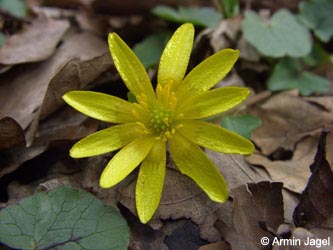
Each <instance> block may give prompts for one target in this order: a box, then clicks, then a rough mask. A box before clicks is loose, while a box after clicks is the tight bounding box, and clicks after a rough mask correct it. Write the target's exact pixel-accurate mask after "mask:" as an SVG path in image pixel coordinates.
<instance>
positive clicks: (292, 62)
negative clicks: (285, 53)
mask: <svg viewBox="0 0 333 250" xmlns="http://www.w3.org/2000/svg"><path fill="white" fill-rule="evenodd" d="M329 85H330V83H329V81H328V80H326V79H325V78H323V77H320V76H317V75H314V74H312V73H310V72H307V71H304V70H303V69H302V66H301V64H300V62H299V60H298V59H293V58H283V59H281V60H280V61H279V62H278V63H277V64H276V65H275V67H274V70H273V74H272V76H271V77H270V79H269V80H268V88H269V89H270V90H272V91H278V90H287V89H298V90H299V91H300V93H301V94H302V95H310V94H312V93H314V92H321V93H322V92H325V91H326V90H327V89H328V87H329Z"/></svg>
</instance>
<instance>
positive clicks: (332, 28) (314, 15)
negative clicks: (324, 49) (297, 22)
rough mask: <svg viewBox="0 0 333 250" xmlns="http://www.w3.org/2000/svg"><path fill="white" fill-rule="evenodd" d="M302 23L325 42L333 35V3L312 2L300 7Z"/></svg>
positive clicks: (313, 0) (325, 0) (322, 0)
mask: <svg viewBox="0 0 333 250" xmlns="http://www.w3.org/2000/svg"><path fill="white" fill-rule="evenodd" d="M299 9H300V15H299V18H300V19H301V21H302V22H303V23H304V24H305V25H306V26H307V27H309V28H311V29H312V30H313V31H314V33H315V35H316V36H317V37H318V38H319V39H320V40H321V41H323V42H328V41H329V40H330V39H331V37H332V35H333V15H332V13H333V1H332V0H312V1H307V2H301V3H300V5H299Z"/></svg>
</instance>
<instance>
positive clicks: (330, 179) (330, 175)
mask: <svg viewBox="0 0 333 250" xmlns="http://www.w3.org/2000/svg"><path fill="white" fill-rule="evenodd" d="M328 133H329V132H328V131H325V130H324V131H323V132H322V134H321V136H320V139H319V143H318V149H317V153H316V156H315V159H314V162H313V164H311V166H310V170H311V173H312V174H311V177H310V179H309V182H308V184H307V186H306V188H305V189H304V191H303V193H302V196H301V199H300V203H299V204H298V206H297V207H296V208H295V210H294V215H293V218H294V223H295V225H296V226H304V227H306V228H308V229H311V228H326V229H328V228H329V229H333V209H332V208H333V172H332V169H331V166H330V165H329V163H328V161H327V160H326V152H325V144H326V136H327V134H328Z"/></svg>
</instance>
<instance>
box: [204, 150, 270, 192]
mask: <svg viewBox="0 0 333 250" xmlns="http://www.w3.org/2000/svg"><path fill="white" fill-rule="evenodd" d="M206 153H207V155H208V157H209V158H210V159H211V160H212V161H213V162H214V163H215V165H216V166H217V167H218V169H219V170H220V172H221V173H222V175H223V176H224V178H225V179H226V181H227V184H228V189H229V191H231V193H230V196H233V193H232V190H233V189H234V188H236V187H238V186H240V185H243V184H246V183H256V182H260V181H270V180H271V179H270V177H269V176H268V175H267V173H266V172H265V170H264V169H259V168H254V167H253V166H251V165H250V164H249V163H248V162H247V161H246V160H245V157H244V156H241V155H232V154H228V155H226V154H221V153H217V152H214V151H211V150H206Z"/></svg>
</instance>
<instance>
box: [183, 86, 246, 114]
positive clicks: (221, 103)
mask: <svg viewBox="0 0 333 250" xmlns="http://www.w3.org/2000/svg"><path fill="white" fill-rule="evenodd" d="M249 94H250V91H249V90H248V89H247V88H243V87H234V86H230V87H223V88H218V89H214V90H210V91H207V92H204V93H202V94H200V95H197V96H194V97H193V98H190V99H189V100H188V101H185V102H184V103H183V104H180V106H179V111H178V112H181V113H183V115H184V118H189V119H201V118H205V117H209V116H213V115H216V114H220V113H222V112H224V111H227V110H229V109H231V108H233V107H235V106H237V105H238V104H240V103H241V102H243V101H244V100H245V99H246V98H247V96H248V95H249Z"/></svg>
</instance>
